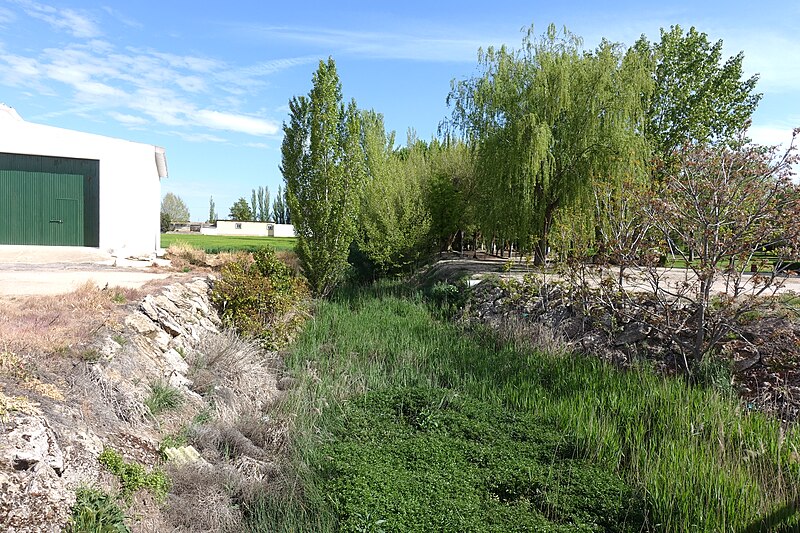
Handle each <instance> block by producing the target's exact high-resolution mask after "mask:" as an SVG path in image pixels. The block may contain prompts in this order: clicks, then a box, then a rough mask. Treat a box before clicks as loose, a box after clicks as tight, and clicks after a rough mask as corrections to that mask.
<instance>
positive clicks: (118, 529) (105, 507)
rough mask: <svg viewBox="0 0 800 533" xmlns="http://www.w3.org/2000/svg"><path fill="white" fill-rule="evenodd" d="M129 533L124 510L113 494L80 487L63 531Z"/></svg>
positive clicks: (69, 532)
mask: <svg viewBox="0 0 800 533" xmlns="http://www.w3.org/2000/svg"><path fill="white" fill-rule="evenodd" d="M86 532H103V533H106V532H107V533H130V529H129V528H128V526H127V525H125V512H124V511H123V510H122V509H121V508H120V506H119V504H118V503H117V502H116V500H115V499H114V497H113V496H111V495H110V494H107V493H105V492H103V491H102V490H100V489H95V488H91V487H80V488H78V490H77V491H76V492H75V504H74V505H73V506H72V513H71V515H70V519H69V522H68V523H67V525H66V526H65V527H64V533H86Z"/></svg>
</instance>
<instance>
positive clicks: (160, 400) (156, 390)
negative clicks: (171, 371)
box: [144, 381, 183, 415]
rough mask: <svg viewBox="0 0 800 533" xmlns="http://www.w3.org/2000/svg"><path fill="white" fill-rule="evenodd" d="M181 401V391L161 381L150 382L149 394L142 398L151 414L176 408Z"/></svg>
mask: <svg viewBox="0 0 800 533" xmlns="http://www.w3.org/2000/svg"><path fill="white" fill-rule="evenodd" d="M182 403H183V397H182V396H181V391H179V390H178V389H176V388H175V387H173V386H171V385H169V384H167V383H164V382H163V381H154V382H152V383H151V384H150V395H149V396H148V397H147V398H145V400H144V404H145V405H146V406H147V408H148V409H149V410H150V412H151V413H152V414H153V415H157V414H159V413H161V412H163V411H168V410H170V409H177V408H178V407H180V406H181V404H182Z"/></svg>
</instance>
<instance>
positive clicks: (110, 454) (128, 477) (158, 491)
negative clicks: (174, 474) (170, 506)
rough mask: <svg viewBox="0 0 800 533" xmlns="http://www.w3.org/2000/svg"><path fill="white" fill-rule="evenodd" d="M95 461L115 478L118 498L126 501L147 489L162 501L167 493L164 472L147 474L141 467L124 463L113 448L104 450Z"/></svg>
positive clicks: (167, 488)
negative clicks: (117, 486)
mask: <svg viewBox="0 0 800 533" xmlns="http://www.w3.org/2000/svg"><path fill="white" fill-rule="evenodd" d="M97 460H98V461H100V464H102V465H103V466H105V467H106V468H107V469H108V471H109V472H111V473H112V474H114V475H115V476H117V478H118V479H119V483H120V486H121V488H120V496H122V498H123V499H125V500H126V501H127V500H130V497H131V496H132V495H133V494H134V493H135V492H136V491H138V490H140V489H147V490H148V491H150V492H151V493H152V494H153V496H155V497H156V499H157V500H159V501H163V500H164V498H165V497H166V495H167V492H168V491H169V485H170V482H169V478H167V476H166V474H164V472H162V471H161V470H157V469H155V470H152V471H151V472H147V470H145V468H144V466H143V465H141V464H139V463H135V462H130V463H129V462H127V461H125V459H123V458H122V456H121V455H120V454H119V453H118V452H117V451H116V450H114V449H113V448H105V449H104V450H103V451H102V453H101V454H100V456H99V457H98V458H97Z"/></svg>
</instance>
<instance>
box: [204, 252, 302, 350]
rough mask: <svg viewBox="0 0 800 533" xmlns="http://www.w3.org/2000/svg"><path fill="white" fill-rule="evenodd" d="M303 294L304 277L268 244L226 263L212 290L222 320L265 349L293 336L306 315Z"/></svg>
mask: <svg viewBox="0 0 800 533" xmlns="http://www.w3.org/2000/svg"><path fill="white" fill-rule="evenodd" d="M306 296H307V288H306V285H305V283H304V282H303V280H301V279H299V278H297V277H296V276H295V275H294V272H293V271H292V269H291V268H289V267H288V266H287V265H286V264H285V263H283V262H282V261H281V260H280V259H278V258H277V257H276V256H275V251H274V250H272V248H268V247H264V248H260V249H259V250H257V251H256V252H254V253H253V261H252V262H251V261H249V260H239V261H234V262H232V263H228V264H227V265H225V266H224V267H223V268H222V271H221V273H220V279H219V280H218V281H217V282H216V283H215V284H214V288H213V289H212V291H211V301H212V302H213V303H214V305H215V306H216V307H217V309H218V310H219V313H220V317H221V318H222V320H223V322H225V323H226V324H227V325H229V326H232V327H234V328H235V329H236V331H238V332H239V333H241V334H242V335H245V336H248V337H253V338H257V339H259V341H260V342H261V343H262V344H263V345H264V346H265V347H267V348H268V349H275V348H277V347H279V346H282V345H284V344H286V343H287V342H289V341H290V340H291V339H292V338H294V336H295V334H296V333H297V331H298V330H299V328H300V326H301V324H302V322H303V319H304V317H305V314H304V312H303V310H302V308H301V307H302V302H303V300H304V299H305V298H306Z"/></svg>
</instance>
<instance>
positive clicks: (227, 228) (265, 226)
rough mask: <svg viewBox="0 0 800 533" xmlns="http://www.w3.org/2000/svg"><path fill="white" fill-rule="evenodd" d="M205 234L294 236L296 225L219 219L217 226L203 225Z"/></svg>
mask: <svg viewBox="0 0 800 533" xmlns="http://www.w3.org/2000/svg"><path fill="white" fill-rule="evenodd" d="M200 232H201V233H203V234H204V235H249V236H254V237H294V236H295V234H294V226H293V225H291V224H275V223H274V222H237V221H236V220H217V226H216V227H212V228H206V227H203V228H201V229H200Z"/></svg>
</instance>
